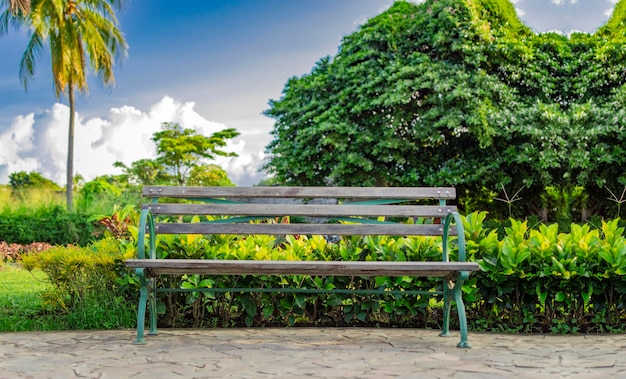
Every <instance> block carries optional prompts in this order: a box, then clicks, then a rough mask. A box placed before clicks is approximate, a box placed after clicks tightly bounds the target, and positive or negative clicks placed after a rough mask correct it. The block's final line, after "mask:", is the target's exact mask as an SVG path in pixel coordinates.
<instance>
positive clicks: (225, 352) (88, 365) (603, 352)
mask: <svg viewBox="0 0 626 379" xmlns="http://www.w3.org/2000/svg"><path fill="white" fill-rule="evenodd" d="M133 338H134V332H133V331H132V330H118V331H86V332H37V333H2V334H0V378H3V379H4V378H7V379H12V378H64V379H65V378H102V379H104V378H113V379H120V378H137V379H139V378H146V379H157V378H228V377H230V378H259V377H261V378H279V377H284V378H309V377H312V378H507V377H522V378H585V379H589V378H602V379H605V378H626V335H575V336H572V335H566V336H557V335H506V334H482V333H470V336H469V340H470V343H471V344H472V346H473V348H472V349H459V348H457V347H456V344H457V342H458V336H457V335H454V336H452V337H449V338H442V337H438V332H437V331H435V330H419V329H368V328H337V329H335V328H280V329H275V328H267V329H200V330H198V329H196V330H171V329H170V330H167V329H166V330H161V331H160V334H159V335H158V336H149V337H148V343H147V345H144V346H136V345H132V344H131V342H132V340H133Z"/></svg>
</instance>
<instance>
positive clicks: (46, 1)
mask: <svg viewBox="0 0 626 379" xmlns="http://www.w3.org/2000/svg"><path fill="white" fill-rule="evenodd" d="M122 3H123V1H122V0H33V1H32V2H31V9H30V13H28V14H27V16H26V18H25V19H22V18H21V17H13V16H14V15H15V13H13V10H12V9H11V8H7V9H6V10H5V11H4V12H3V13H2V15H0V22H1V23H2V26H1V27H0V31H1V34H0V35H2V34H4V33H5V32H6V30H7V28H8V25H9V24H10V23H13V24H15V25H20V24H24V25H25V26H26V27H27V28H28V30H29V33H30V40H29V42H28V45H27V47H26V51H25V52H24V55H23V57H22V61H21V63H20V78H21V80H22V82H23V84H24V87H25V88H27V87H28V83H29V81H30V79H31V78H32V77H33V76H34V74H35V68H36V63H37V60H38V58H39V57H40V56H41V55H42V52H43V51H44V50H45V49H47V50H48V52H49V53H50V57H51V60H52V77H53V80H54V89H55V94H56V97H57V98H60V97H61V96H62V95H65V96H67V99H68V103H69V108H70V118H69V127H68V152H67V184H66V199H67V207H68V209H71V208H72V194H73V184H74V180H73V175H74V117H75V113H76V105H75V98H74V96H75V92H79V93H83V92H87V91H88V85H87V66H88V65H89V68H91V69H92V70H93V71H94V72H95V73H96V74H97V76H98V78H99V79H101V80H102V82H103V83H104V84H105V85H113V84H114V83H115V77H114V75H113V66H114V61H115V59H116V58H118V57H121V56H124V55H126V50H127V45H126V41H125V39H124V36H123V34H122V32H121V31H120V30H119V28H118V21H117V18H116V16H115V11H114V10H115V9H120V8H121V7H122ZM20 4H23V2H22V1H20ZM11 5H13V3H11ZM13 9H14V8H13Z"/></svg>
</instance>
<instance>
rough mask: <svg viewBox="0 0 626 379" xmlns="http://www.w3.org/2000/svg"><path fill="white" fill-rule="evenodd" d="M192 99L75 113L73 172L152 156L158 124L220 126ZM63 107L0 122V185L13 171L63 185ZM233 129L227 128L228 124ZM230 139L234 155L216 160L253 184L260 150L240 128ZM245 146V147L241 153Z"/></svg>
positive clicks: (236, 178)
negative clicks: (84, 115)
mask: <svg viewBox="0 0 626 379" xmlns="http://www.w3.org/2000/svg"><path fill="white" fill-rule="evenodd" d="M194 107H195V103H194V102H185V103H183V102H179V101H177V100H174V99H172V98H171V97H168V96H164V97H163V98H162V99H161V100H160V101H159V102H157V103H156V104H154V105H153V106H152V107H150V109H149V110H148V111H147V112H144V111H141V110H139V109H136V108H134V107H132V106H128V105H126V106H122V107H119V108H111V109H110V110H109V113H108V115H107V116H106V117H102V118H100V117H96V118H91V119H88V120H85V119H83V118H81V117H80V115H79V114H77V117H76V122H75V136H74V158H75V160H74V171H75V172H76V173H78V174H80V175H82V176H83V177H84V178H85V180H87V181H89V180H92V179H93V178H95V177H96V176H100V175H106V174H119V173H120V172H119V170H118V169H116V168H114V167H113V163H114V162H115V161H121V162H123V163H125V164H127V165H129V164H130V163H132V162H134V161H136V160H139V159H144V158H149V159H151V158H154V157H155V156H156V151H155V146H154V142H152V141H151V140H150V138H151V137H152V135H153V134H154V133H155V132H157V131H159V130H160V128H161V123H163V122H175V123H179V124H180V125H181V126H182V127H183V128H193V129H195V130H197V131H198V132H200V133H202V134H204V135H210V134H212V133H214V132H216V131H219V130H222V129H225V128H226V127H227V126H226V125H224V124H219V123H215V122H212V121H209V120H207V119H206V118H204V117H203V116H201V115H200V114H198V113H197V112H196V111H195V110H194ZM68 117H69V109H68V107H67V106H65V105H62V104H54V105H53V106H52V107H51V108H50V109H47V110H45V111H44V112H42V113H39V114H33V113H31V114H28V115H26V116H17V117H15V118H14V119H13V122H12V124H11V125H10V126H9V127H6V128H3V127H2V126H0V145H1V146H2V147H3V148H2V150H0V183H8V176H9V174H11V173H13V172H17V171H37V172H39V173H41V174H42V175H43V176H44V177H46V178H48V179H50V180H52V181H54V182H56V183H58V184H60V185H64V184H65V176H66V164H67V123H68ZM231 127H233V126H231ZM240 132H241V133H242V136H241V137H240V138H238V139H237V140H236V141H229V143H228V146H227V147H226V150H227V151H234V152H236V153H237V154H239V157H231V158H224V157H219V159H216V162H215V163H217V164H219V165H220V166H222V167H223V168H224V169H225V170H226V171H227V172H228V174H229V177H230V178H231V180H232V181H233V182H235V183H236V184H238V185H251V184H256V183H258V181H259V180H261V179H262V178H263V175H262V174H261V173H259V172H258V169H259V167H260V166H261V163H262V160H263V158H264V154H263V153H262V151H260V146H258V143H257V144H255V143H254V142H258V141H254V140H255V139H258V136H255V133H252V135H251V137H252V143H251V144H249V145H252V146H253V148H256V149H257V150H256V151H254V150H253V151H249V150H251V149H250V146H248V145H247V144H246V138H247V137H248V136H247V135H246V134H244V133H245V130H240ZM245 150H248V151H245Z"/></svg>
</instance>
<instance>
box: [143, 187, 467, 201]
mask: <svg viewBox="0 0 626 379" xmlns="http://www.w3.org/2000/svg"><path fill="white" fill-rule="evenodd" d="M143 196H145V197H173V198H190V199H191V198H196V199H197V198H215V197H216V198H256V197H259V198H272V197H279V198H283V197H284V198H340V199H345V198H352V199H372V198H374V199H411V200H415V199H448V200H452V199H455V198H456V190H455V189H454V188H453V187H174V186H144V187H143Z"/></svg>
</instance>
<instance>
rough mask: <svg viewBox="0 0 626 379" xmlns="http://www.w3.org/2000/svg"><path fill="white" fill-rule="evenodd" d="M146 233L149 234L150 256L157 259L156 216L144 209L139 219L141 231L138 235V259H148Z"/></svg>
mask: <svg viewBox="0 0 626 379" xmlns="http://www.w3.org/2000/svg"><path fill="white" fill-rule="evenodd" d="M146 232H147V234H148V243H149V245H148V249H149V250H148V256H149V257H150V259H156V234H155V230H154V216H153V215H152V211H150V210H149V209H143V210H142V211H141V216H140V217H139V230H138V233H137V258H139V259H145V258H146Z"/></svg>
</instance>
